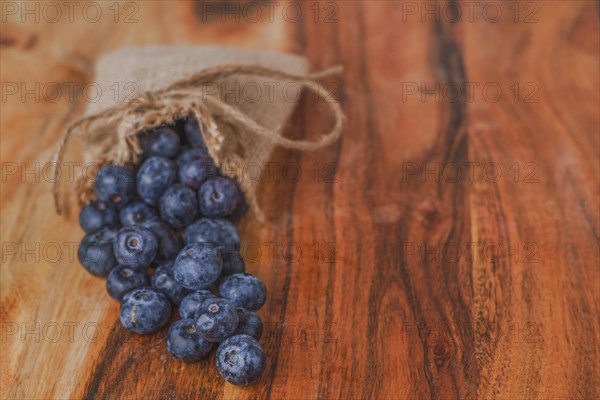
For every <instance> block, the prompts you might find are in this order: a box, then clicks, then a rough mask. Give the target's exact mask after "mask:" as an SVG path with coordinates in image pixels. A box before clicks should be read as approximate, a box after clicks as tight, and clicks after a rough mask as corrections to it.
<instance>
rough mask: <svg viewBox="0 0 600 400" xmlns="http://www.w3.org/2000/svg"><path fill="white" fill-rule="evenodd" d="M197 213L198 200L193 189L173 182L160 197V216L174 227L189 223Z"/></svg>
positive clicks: (181, 226)
mask: <svg viewBox="0 0 600 400" xmlns="http://www.w3.org/2000/svg"><path fill="white" fill-rule="evenodd" d="M197 214H198V202H197V200H196V194H195V193H194V191H193V190H192V189H190V188H188V187H185V186H183V185H179V184H175V185H173V186H171V187H170V188H168V189H167V190H166V191H165V192H164V193H163V195H162V196H161V198H160V216H161V217H162V219H164V220H165V221H167V222H168V223H169V224H171V225H172V226H173V227H175V228H183V227H185V226H187V225H189V224H191V223H192V222H193V221H194V220H195V219H196V215H197Z"/></svg>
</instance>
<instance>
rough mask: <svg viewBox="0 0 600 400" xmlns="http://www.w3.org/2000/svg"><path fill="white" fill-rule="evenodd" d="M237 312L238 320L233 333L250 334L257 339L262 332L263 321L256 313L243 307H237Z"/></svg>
mask: <svg viewBox="0 0 600 400" xmlns="http://www.w3.org/2000/svg"><path fill="white" fill-rule="evenodd" d="M237 313H238V318H239V320H240V322H239V323H238V326H237V328H236V330H235V332H234V335H250V336H252V337H253V338H254V339H256V340H259V339H260V337H261V336H262V333H263V322H262V319H260V317H259V316H258V314H257V313H255V312H254V311H248V310H246V309H244V308H238V309H237Z"/></svg>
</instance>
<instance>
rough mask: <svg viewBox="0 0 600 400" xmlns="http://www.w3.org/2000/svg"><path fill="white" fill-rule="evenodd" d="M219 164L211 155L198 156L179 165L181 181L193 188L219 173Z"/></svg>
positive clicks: (195, 188) (198, 186) (197, 187)
mask: <svg viewBox="0 0 600 400" xmlns="http://www.w3.org/2000/svg"><path fill="white" fill-rule="evenodd" d="M217 172H218V171H217V166H216V165H215V164H214V163H213V162H212V160H211V159H210V157H208V156H205V157H203V158H196V159H193V160H190V161H188V162H187V163H185V164H183V165H182V166H181V167H179V182H181V183H182V184H184V185H185V186H187V187H189V188H190V189H193V190H198V189H200V186H201V185H202V184H203V183H204V182H205V181H206V180H207V179H208V178H212V177H214V176H216V175H217Z"/></svg>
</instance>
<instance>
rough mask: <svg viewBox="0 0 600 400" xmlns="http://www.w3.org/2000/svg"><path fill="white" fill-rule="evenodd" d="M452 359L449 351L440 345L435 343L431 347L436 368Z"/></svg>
mask: <svg viewBox="0 0 600 400" xmlns="http://www.w3.org/2000/svg"><path fill="white" fill-rule="evenodd" d="M451 358H452V352H451V351H450V349H449V348H448V347H447V346H445V345H444V344H442V343H437V344H436V345H435V346H434V347H433V362H434V363H435V365H436V366H437V367H438V368H442V367H443V366H444V365H447V364H448V362H449V361H450V359H451Z"/></svg>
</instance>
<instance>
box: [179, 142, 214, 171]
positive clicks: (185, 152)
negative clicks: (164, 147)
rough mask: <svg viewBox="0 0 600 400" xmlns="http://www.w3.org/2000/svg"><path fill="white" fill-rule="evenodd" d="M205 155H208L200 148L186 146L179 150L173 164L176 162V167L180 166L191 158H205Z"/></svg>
mask: <svg viewBox="0 0 600 400" xmlns="http://www.w3.org/2000/svg"><path fill="white" fill-rule="evenodd" d="M206 157H209V156H208V154H207V153H206V152H205V151H203V150H202V149H199V148H197V147H186V148H183V149H182V150H181V152H180V153H179V155H178V156H177V158H176V159H175V164H177V168H181V167H183V166H184V165H185V164H187V163H188V162H190V161H192V160H203V159H206ZM209 159H210V158H209Z"/></svg>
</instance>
